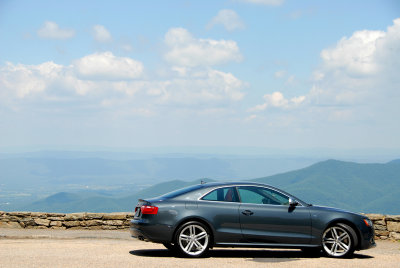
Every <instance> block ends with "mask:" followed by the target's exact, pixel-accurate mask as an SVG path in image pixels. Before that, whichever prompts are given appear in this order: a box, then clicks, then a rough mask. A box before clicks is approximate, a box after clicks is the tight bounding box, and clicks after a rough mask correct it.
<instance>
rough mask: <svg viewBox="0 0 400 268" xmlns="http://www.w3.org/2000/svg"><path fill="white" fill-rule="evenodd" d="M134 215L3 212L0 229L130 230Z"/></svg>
mask: <svg viewBox="0 0 400 268" xmlns="http://www.w3.org/2000/svg"><path fill="white" fill-rule="evenodd" d="M132 218H133V213H125V212H124V213H70V214H63V213H44V212H2V211H0V228H4V227H5V228H34V229H94V230H98V229H102V230H116V229H127V228H129V222H130V219H132Z"/></svg>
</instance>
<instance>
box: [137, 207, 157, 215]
mask: <svg viewBox="0 0 400 268" xmlns="http://www.w3.org/2000/svg"><path fill="white" fill-rule="evenodd" d="M140 210H141V211H142V214H157V212H158V207H155V206H142V207H141V208H140Z"/></svg>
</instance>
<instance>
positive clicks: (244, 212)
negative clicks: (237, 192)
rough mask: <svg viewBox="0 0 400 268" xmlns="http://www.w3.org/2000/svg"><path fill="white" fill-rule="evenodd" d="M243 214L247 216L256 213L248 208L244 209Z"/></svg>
mask: <svg viewBox="0 0 400 268" xmlns="http://www.w3.org/2000/svg"><path fill="white" fill-rule="evenodd" d="M242 214H243V215H246V216H251V215H253V214H254V212H253V211H251V210H248V209H246V210H244V211H242Z"/></svg>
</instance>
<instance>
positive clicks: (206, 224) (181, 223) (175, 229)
mask: <svg viewBox="0 0 400 268" xmlns="http://www.w3.org/2000/svg"><path fill="white" fill-rule="evenodd" d="M191 221H197V222H200V223H202V224H204V225H205V226H206V227H207V228H208V230H210V238H209V239H210V243H209V245H210V246H213V245H214V232H215V230H214V228H213V227H212V225H211V224H210V223H209V222H208V221H207V220H205V219H203V218H201V217H196V216H191V217H187V218H184V219H182V220H181V221H179V222H178V223H177V224H176V226H175V228H174V232H173V235H172V240H174V239H175V236H176V232H177V231H178V229H179V227H180V226H182V225H183V224H185V223H187V222H191Z"/></svg>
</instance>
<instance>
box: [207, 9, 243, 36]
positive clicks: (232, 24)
mask: <svg viewBox="0 0 400 268" xmlns="http://www.w3.org/2000/svg"><path fill="white" fill-rule="evenodd" d="M218 24H221V25H222V26H224V27H225V29H226V30H228V31H234V30H241V29H244V23H243V21H242V19H241V18H240V17H239V15H238V14H237V13H236V12H235V11H234V10H230V9H222V10H220V11H219V12H218V14H217V16H215V17H214V18H213V19H212V20H211V21H210V23H209V24H208V25H207V28H212V27H214V26H215V25H218Z"/></svg>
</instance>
